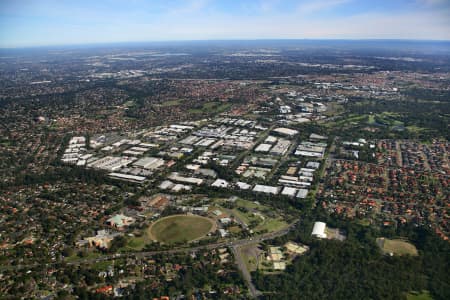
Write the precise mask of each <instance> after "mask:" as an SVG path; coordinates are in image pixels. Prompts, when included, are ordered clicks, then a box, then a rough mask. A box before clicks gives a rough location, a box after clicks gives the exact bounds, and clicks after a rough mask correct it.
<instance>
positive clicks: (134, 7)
mask: <svg viewBox="0 0 450 300" xmlns="http://www.w3.org/2000/svg"><path fill="white" fill-rule="evenodd" d="M272 38H280V39H293V38H300V39H302V38H308V39H310V38H313V39H440V40H450V0H252V1H251V0H70V1H69V0H0V47H3V48H4V47H24V46H45V45H64V44H83V43H108V42H127V41H167V40H208V39H272Z"/></svg>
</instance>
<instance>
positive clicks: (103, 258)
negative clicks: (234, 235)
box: [0, 221, 297, 271]
mask: <svg viewBox="0 0 450 300" xmlns="http://www.w3.org/2000/svg"><path fill="white" fill-rule="evenodd" d="M296 224H297V221H295V222H293V223H291V224H290V225H289V226H288V227H286V228H284V229H282V230H279V231H274V232H270V233H266V234H261V235H256V236H253V237H250V238H245V239H241V240H234V241H233V240H228V241H224V242H220V243H213V244H209V245H201V246H194V247H187V248H179V249H170V250H159V251H141V252H131V253H117V254H107V255H103V256H101V257H96V258H80V259H77V260H73V261H69V262H67V261H64V260H63V261H60V262H53V263H35V264H26V265H16V266H0V271H4V270H21V269H31V268H36V267H51V266H56V265H60V264H66V265H69V266H78V265H82V264H90V263H96V262H101V261H108V260H114V259H118V258H127V257H133V258H146V257H152V256H154V255H158V254H175V253H184V252H192V251H197V250H201V249H208V250H212V249H217V248H222V247H236V246H239V247H241V246H245V245H248V244H252V243H258V242H262V241H265V240H269V239H273V238H275V237H279V236H283V235H285V234H287V233H288V232H289V231H290V230H291V229H292V228H294V226H295V225H296Z"/></svg>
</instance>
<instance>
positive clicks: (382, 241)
mask: <svg viewBox="0 0 450 300" xmlns="http://www.w3.org/2000/svg"><path fill="white" fill-rule="evenodd" d="M377 244H378V246H379V247H380V248H381V250H383V252H384V253H393V254H394V255H406V254H408V255H413V256H415V255H418V253H417V249H416V247H415V246H414V245H413V244H411V243H409V242H407V241H404V240H401V239H395V240H390V239H386V238H378V239H377Z"/></svg>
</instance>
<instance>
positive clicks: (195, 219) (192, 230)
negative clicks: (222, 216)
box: [148, 215, 216, 244]
mask: <svg viewBox="0 0 450 300" xmlns="http://www.w3.org/2000/svg"><path fill="white" fill-rule="evenodd" d="M215 229H216V224H215V222H214V221H213V220H211V219H208V218H205V217H200V216H187V215H174V216H168V217H165V218H162V219H160V220H158V221H156V222H155V223H154V224H153V225H151V226H150V228H149V229H148V233H149V235H150V236H151V237H152V239H154V240H157V241H158V242H162V243H165V244H173V243H180V242H190V241H193V240H196V239H199V238H201V237H203V236H205V235H206V234H208V233H209V232H210V231H213V230H215Z"/></svg>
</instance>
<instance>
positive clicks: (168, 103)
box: [161, 99, 182, 107]
mask: <svg viewBox="0 0 450 300" xmlns="http://www.w3.org/2000/svg"><path fill="white" fill-rule="evenodd" d="M181 102H182V100H181V99H174V100H169V101H164V102H163V103H161V106H162V107H169V106H177V105H180V104H181Z"/></svg>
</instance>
